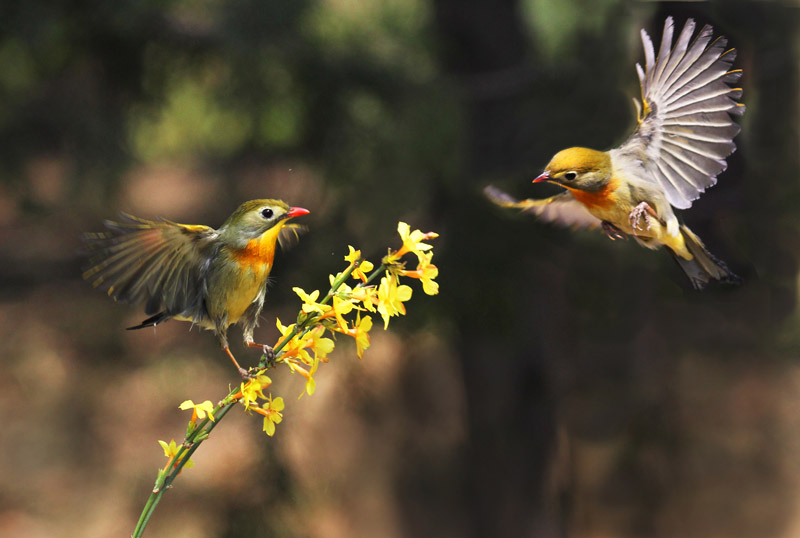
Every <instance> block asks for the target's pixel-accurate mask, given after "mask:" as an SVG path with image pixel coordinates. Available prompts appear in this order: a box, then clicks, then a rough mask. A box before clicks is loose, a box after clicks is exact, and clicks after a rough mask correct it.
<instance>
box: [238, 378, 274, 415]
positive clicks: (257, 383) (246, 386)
mask: <svg viewBox="0 0 800 538" xmlns="http://www.w3.org/2000/svg"><path fill="white" fill-rule="evenodd" d="M270 385H272V380H271V379H270V378H269V377H267V376H265V375H264V374H257V375H256V376H255V377H254V378H253V379H249V380H247V381H243V382H242V385H241V388H240V389H239V392H240V393H241V395H242V396H241V398H240V400H239V401H240V402H241V403H242V405H244V408H245V409H250V408H251V407H254V406H256V405H258V399H259V398H261V399H262V400H263V399H264V398H266V396H264V392H263V391H264V389H265V388H267V387H269V386H270Z"/></svg>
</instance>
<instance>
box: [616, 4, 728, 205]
mask: <svg viewBox="0 0 800 538" xmlns="http://www.w3.org/2000/svg"><path fill="white" fill-rule="evenodd" d="M694 29H695V23H694V21H693V20H691V19H689V20H688V21H686V25H685V26H684V27H683V30H682V31H681V33H680V35H679V36H678V40H677V42H676V43H675V47H674V48H673V49H672V50H670V47H671V46H672V35H673V21H672V18H671V17H668V18H667V20H666V22H665V23H664V34H663V36H662V38H661V48H660V50H659V52H658V57H656V56H655V53H654V50H653V43H652V42H651V41H650V37H649V36H648V35H647V33H646V32H645V31H644V30H642V33H641V35H642V44H643V45H644V54H645V69H644V70H643V69H642V67H641V65H639V64H636V71H637V73H638V74H639V83H640V84H641V87H642V103H643V104H642V105H639V103H638V101H636V100H635V99H634V102H635V103H636V106H637V109H639V126H638V128H637V129H636V131H635V132H634V133H633V135H631V137H630V138H629V139H628V140H627V141H626V142H625V143H624V144H623V145H622V146H620V147H619V148H618V149H617V150H614V151H618V152H621V153H624V154H626V155H628V156H630V157H632V158H634V159H636V160H639V161H641V162H642V164H643V165H644V167H645V168H646V170H647V171H648V172H649V175H650V176H651V177H652V178H653V179H654V180H655V181H656V182H657V183H658V184H659V185H660V186H661V188H662V189H663V190H664V192H665V194H666V196H667V200H668V201H669V203H670V204H672V205H673V206H675V207H677V208H680V209H685V208H688V207H690V206H691V205H692V201H693V200H696V199H697V198H698V197H699V196H700V194H701V193H703V191H705V190H706V189H707V188H708V187H711V186H712V185H714V184H715V183H716V182H717V174H719V173H720V172H722V171H724V170H725V168H726V167H727V164H726V162H725V158H726V157H728V155H730V154H731V153H733V152H734V151H735V150H736V145H735V144H734V143H733V141H732V140H733V137H734V136H736V135H737V134H738V133H739V126H738V125H737V124H735V123H734V122H733V121H732V119H731V115H734V114H735V115H739V114H742V113H743V112H744V105H742V104H740V103H738V102H737V100H738V99H739V98H740V97H741V95H742V90H741V88H732V87H730V86H729V84H732V83H735V82H736V81H737V80H738V79H739V77H740V76H741V70H734V71H731V70H730V67H731V64H732V63H733V60H734V58H736V51H735V49H730V50H727V51H726V50H725V45H726V44H727V41H726V39H725V38H724V37H718V38H717V39H715V40H713V41H712V40H711V37H712V33H713V30H712V28H711V26H708V25H706V26H704V27H703V29H702V30H700V33H699V34H698V35H697V37H695V39H694V40H693V41H692V42H691V43H690V40H691V38H692V34H693V33H694Z"/></svg>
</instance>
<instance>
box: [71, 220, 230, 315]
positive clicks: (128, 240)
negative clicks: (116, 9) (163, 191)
mask: <svg viewBox="0 0 800 538" xmlns="http://www.w3.org/2000/svg"><path fill="white" fill-rule="evenodd" d="M105 226H106V228H107V229H108V231H107V232H103V233H92V234H85V235H84V236H83V240H84V243H85V245H86V250H87V253H88V255H89V266H88V267H87V268H86V270H85V271H84V273H83V277H84V278H85V279H87V280H89V281H90V282H91V283H92V285H93V286H95V287H97V288H100V289H103V290H105V291H106V292H107V293H108V295H110V296H111V297H113V298H114V300H116V301H118V302H123V303H129V304H138V303H145V313H146V314H148V315H150V314H155V313H157V312H162V311H163V312H167V313H168V314H171V315H176V314H181V313H183V314H186V313H190V314H192V315H194V316H197V315H199V313H198V312H196V311H195V310H196V309H197V308H198V305H200V304H202V294H203V290H204V285H203V279H204V276H205V275H204V271H205V268H206V263H205V260H207V259H208V257H209V256H210V255H211V253H212V252H213V249H214V239H215V238H216V237H217V236H218V233H217V231H216V230H214V229H213V228H209V227H207V226H194V225H185V224H178V223H175V222H171V221H168V220H159V221H149V220H144V219H140V218H137V217H134V216H131V215H126V214H121V215H120V220H119V221H118V222H114V221H106V222H105Z"/></svg>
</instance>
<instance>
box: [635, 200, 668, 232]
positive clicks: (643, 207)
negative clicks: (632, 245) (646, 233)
mask: <svg viewBox="0 0 800 538" xmlns="http://www.w3.org/2000/svg"><path fill="white" fill-rule="evenodd" d="M648 217H653V218H654V219H656V220H657V221H660V220H661V219H659V218H658V213H656V211H655V209H653V208H652V207H650V205H649V204H648V203H647V202H641V203H639V205H637V206H636V207H634V208H633V211H631V214H630V215H629V216H628V220H630V223H631V228H633V233H634V234H636V230H645V229H647V230H649V229H650V226H651V223H650V219H649V218H648ZM642 220H644V223H645V224H646V225H647V228H644V227H643V226H642V225H641V222H642Z"/></svg>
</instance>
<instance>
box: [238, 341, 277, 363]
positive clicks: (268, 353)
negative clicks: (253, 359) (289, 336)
mask: <svg viewBox="0 0 800 538" xmlns="http://www.w3.org/2000/svg"><path fill="white" fill-rule="evenodd" d="M245 345H247V347H260V348H261V351H263V352H264V356H265V357H266V358H267V365H269V366H273V365H274V362H275V351H274V350H273V349H272V346H268V345H267V344H257V343H255V342H253V341H249V342H245Z"/></svg>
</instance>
